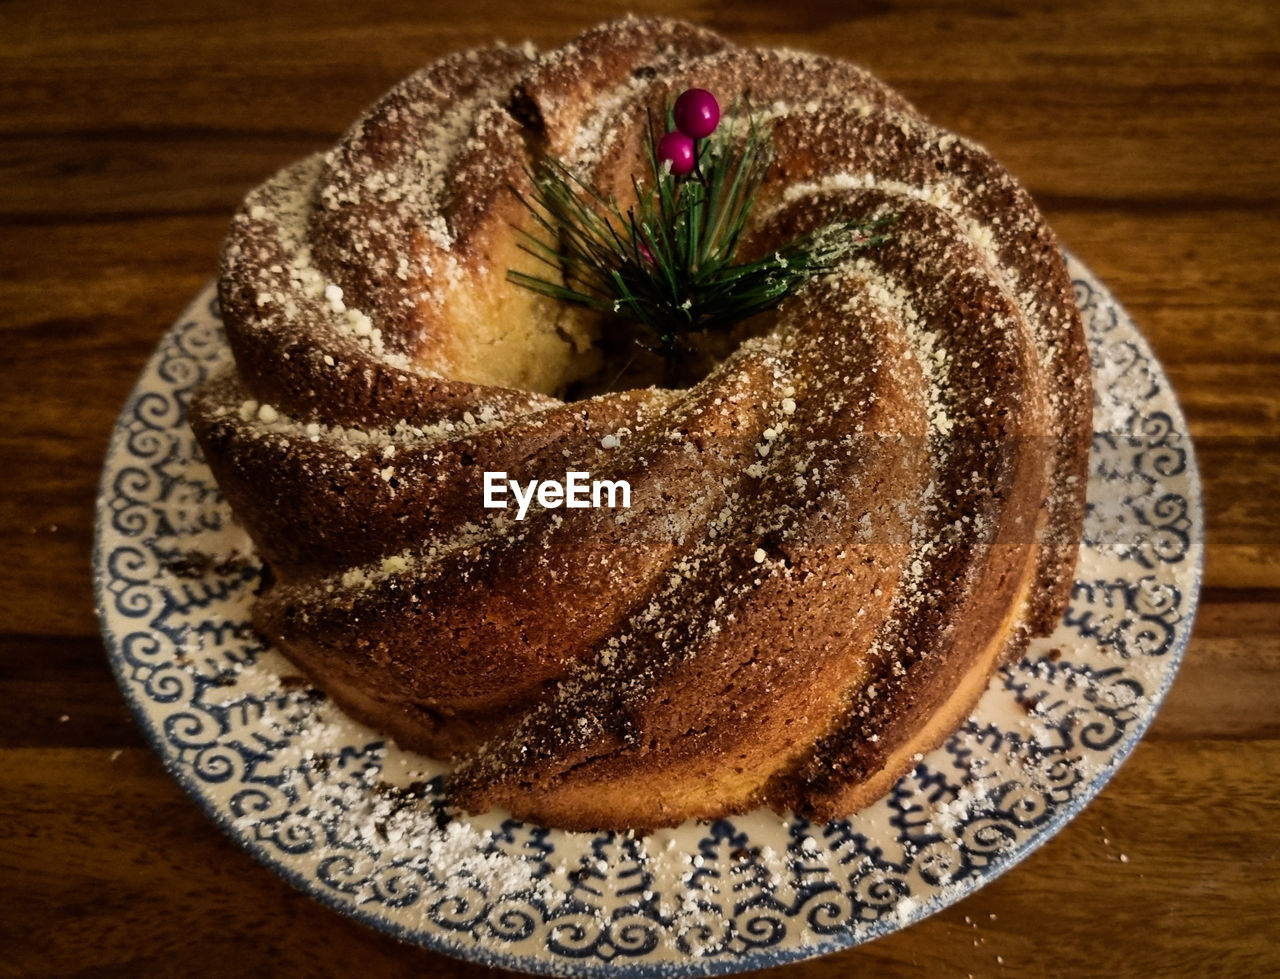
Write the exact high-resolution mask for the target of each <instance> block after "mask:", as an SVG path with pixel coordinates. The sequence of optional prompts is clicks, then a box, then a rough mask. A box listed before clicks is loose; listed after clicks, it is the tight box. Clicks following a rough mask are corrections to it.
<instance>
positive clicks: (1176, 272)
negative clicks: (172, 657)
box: [0, 0, 1280, 977]
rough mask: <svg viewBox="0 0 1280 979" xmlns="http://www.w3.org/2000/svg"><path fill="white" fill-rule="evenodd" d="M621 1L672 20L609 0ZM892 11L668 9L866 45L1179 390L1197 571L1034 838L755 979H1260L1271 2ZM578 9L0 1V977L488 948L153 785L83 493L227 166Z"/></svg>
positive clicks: (1270, 333) (250, 166)
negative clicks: (128, 698)
mask: <svg viewBox="0 0 1280 979" xmlns="http://www.w3.org/2000/svg"><path fill="white" fill-rule="evenodd" d="M584 6H585V5H584ZM606 6H610V7H611V6H613V5H612V4H607V5H606ZM647 6H654V7H655V10H658V11H660V12H667V13H679V12H680V10H679V8H678V7H676V6H674V5H663V4H657V5H650V4H644V3H637V4H634V5H632V7H633V9H638V8H641V7H647ZM855 6H856V7H860V8H862V9H860V10H859V11H857V12H856V13H847V12H845V11H846V8H852V7H855ZM896 6H897V5H890V4H858V5H854V4H849V5H846V4H841V3H838V2H834V0H828V2H824V3H819V4H816V5H811V6H807V7H806V6H804V5H800V4H780V3H777V2H746V0H734V2H727V0H711V2H708V3H704V4H701V5H699V6H698V7H697V8H696V9H697V11H698V14H697V17H698V19H700V20H701V21H703V22H704V23H706V24H707V25H708V26H711V27H713V28H717V29H720V30H723V31H725V32H727V33H728V34H730V35H731V36H732V37H733V38H735V39H737V40H740V41H744V42H771V43H772V42H779V43H784V44H787V45H792V46H798V47H805V48H810V49H814V50H818V51H822V52H827V53H831V54H836V55H842V56H847V57H851V58H854V59H856V60H859V61H862V62H864V63H866V64H868V65H869V66H871V67H872V68H873V69H874V70H876V71H877V72H878V73H880V74H882V75H883V76H884V77H885V78H887V79H888V80H889V81H890V82H891V83H893V84H894V85H896V86H898V87H899V88H901V89H902V90H903V91H904V92H905V93H906V94H907V96H908V97H909V98H911V99H912V100H913V101H914V102H915V103H916V104H917V105H919V106H920V107H921V108H922V109H923V110H924V111H925V112H926V113H927V114H929V115H930V116H931V117H932V118H934V119H935V120H936V121H938V122H940V123H942V124H944V125H947V126H949V127H951V128H954V129H956V130H959V131H961V132H964V133H966V134H969V135H972V136H974V137H976V138H978V139H980V140H982V141H983V142H985V143H986V144H987V145H988V146H989V147H990V148H991V149H992V150H993V151H994V152H995V153H996V155H997V156H998V157H1000V158H1001V159H1002V160H1003V161H1004V162H1005V163H1006V164H1007V165H1008V166H1009V167H1010V169H1011V170H1012V171H1013V172H1014V173H1016V174H1018V175H1020V176H1021V177H1022V178H1023V179H1024V180H1025V182H1026V183H1027V185H1028V186H1029V187H1030V189H1031V190H1032V192H1033V193H1034V194H1035V196H1036V198H1037V199H1038V200H1039V201H1040V203H1041V204H1042V206H1043V207H1044V209H1045V211H1046V212H1047V214H1048V216H1049V219H1050V221H1051V223H1052V224H1053V225H1054V226H1055V227H1056V228H1057V230H1058V231H1059V233H1060V235H1061V237H1062V240H1063V241H1064V242H1065V243H1066V244H1067V245H1068V246H1069V247H1070V248H1072V249H1073V250H1074V251H1075V252H1076V254H1078V255H1079V256H1080V257H1081V258H1082V259H1083V260H1084V261H1085V262H1086V263H1088V264H1089V265H1090V266H1092V268H1093V269H1094V270H1095V271H1096V272H1097V273H1099V274H1100V275H1101V277H1102V278H1103V279H1104V280H1105V281H1107V282H1108V283H1109V284H1110V286H1111V287H1112V289H1113V290H1114V291H1115V293H1116V295H1117V296H1118V297H1119V298H1120V300H1121V301H1122V302H1123V303H1125V304H1126V305H1127V306H1128V308H1129V309H1130V310H1131V311H1132V313H1133V315H1134V318H1135V319H1136V320H1137V322H1138V323H1139V325H1140V326H1141V327H1142V328H1143V330H1144V331H1145V332H1146V334H1147V336H1148V337H1149V338H1150V339H1151V341H1152V343H1153V344H1154V346H1155V348H1156V351H1157V352H1158V354H1159V356H1160V357H1161V359H1162V360H1163V361H1164V363H1165V365H1166V367H1167V368H1168V371H1169V373H1170V375H1171V377H1172V379H1173V382H1174V384H1175V387H1176V388H1177V391H1178V393H1179V395H1180V396H1181V398H1182V403H1183V405H1184V407H1185V408H1186V411H1187V414H1188V416H1189V417H1190V420H1191V426H1192V430H1193V432H1194V434H1195V435H1196V437H1197V439H1198V442H1197V446H1198V450H1199V453H1200V460H1201V464H1202V467H1203V470H1204V476H1205V492H1206V497H1207V501H1208V508H1209V509H1208V525H1209V542H1208V543H1209V550H1208V563H1207V568H1206V578H1205V590H1204V594H1203V599H1202V604H1201V611H1200V617H1199V622H1198V624H1197V628H1196V632H1195V636H1194V639H1193V640H1192V644H1191V648H1190V651H1189V653H1188V655H1187V659H1186V664H1185V666H1184V667H1183V669H1182V675H1181V676H1180V678H1179V680H1178V682H1177V683H1176V685H1175V686H1174V688H1173V692H1172V694H1171V695H1170V697H1169V700H1168V702H1167V703H1166V705H1165V707H1164V709H1163V710H1162V711H1161V713H1160V716H1159V718H1158V719H1157V721H1156V722H1155V725H1154V726H1153V727H1152V729H1151V731H1150V733H1149V734H1148V735H1147V737H1146V739H1145V740H1144V741H1143V742H1142V744H1141V745H1140V746H1139V747H1138V749H1137V751H1136V752H1135V753H1134V755H1133V757H1132V758H1131V760H1130V761H1129V762H1128V763H1127V764H1126V765H1125V767H1124V769H1123V770H1122V771H1121V772H1120V773H1119V775H1118V776H1117V777H1116V778H1115V780H1114V782H1113V783H1112V784H1111V785H1110V786H1108V787H1107V789H1106V790H1105V791H1104V792H1103V793H1102V795H1101V796H1100V797H1099V798H1098V799H1097V800H1096V801H1095V802H1094V803H1093V804H1092V805H1090V806H1089V807H1088V809H1087V810H1086V811H1085V812H1084V813H1083V814H1082V815H1081V816H1079V817H1078V818H1077V819H1076V820H1075V821H1074V822H1073V823H1072V824H1071V825H1070V826H1069V827H1067V829H1066V830H1064V831H1063V832H1062V833H1060V834H1059V835H1058V836H1057V837H1055V838H1054V839H1053V840H1052V841H1051V842H1050V843H1049V844H1048V845H1047V846H1045V847H1044V848H1043V849H1042V850H1040V851H1039V852H1037V853H1036V854H1034V855H1033V856H1032V857H1030V858H1029V859H1028V860H1027V861H1025V862H1024V863H1023V864H1021V865H1020V866H1018V867H1017V868H1016V869H1015V870H1013V871H1012V872H1010V873H1008V874H1007V875H1005V876H1004V877H1002V878H1000V879H999V880H998V881H996V882H995V883H993V884H991V885H990V886H988V887H985V888H983V889H982V890H981V891H980V892H979V893H977V894H976V895H974V896H972V897H971V898H969V899H968V900H966V901H964V902H963V903H961V904H959V905H956V906H955V907H952V908H950V909H948V910H946V911H944V912H942V913H940V914H937V915H935V916H933V917H932V918H929V919H928V920H927V921H925V922H923V923H921V924H919V925H917V926H915V927H913V928H910V929H908V930H906V931H904V932H900V933H898V934H895V935H893V936H891V937H889V938H886V939H883V940H881V941H877V942H873V943H871V944H870V945H867V946H865V947H862V948H858V949H853V950H850V951H848V952H845V953H843V954H841V955H837V956H833V957H830V958H827V959H822V960H816V961H810V962H807V963H802V964H799V965H796V966H792V967H789V968H787V969H782V970H778V971H777V972H776V973H774V975H777V976H779V977H783V976H790V977H801V976H804V977H835V976H842V975H846V974H851V973H853V972H855V971H856V972H859V973H863V972H865V973H869V974H884V975H915V974H919V973H920V972H922V971H927V972H930V973H936V974H938V975H960V976H963V975H966V974H969V973H972V974H974V975H1002V974H1009V975H1015V974H1053V975H1081V976H1085V975H1109V974H1114V975H1134V976H1139V975H1141V976H1146V975H1188V976H1191V975H1194V976H1199V975H1206V974H1220V975H1247V974H1262V973H1271V974H1275V973H1277V972H1280V951H1277V945H1276V942H1277V940H1280V927H1278V926H1277V921H1278V920H1280V917H1278V916H1277V911H1276V904H1277V899H1280V810H1278V808H1277V803H1278V802H1280V788H1278V787H1277V786H1278V784H1280V752H1278V751H1277V740H1276V739H1277V738H1278V737H1280V720H1278V715H1277V703H1278V702H1280V525H1278V524H1277V521H1276V506H1275V500H1276V497H1277V495H1278V493H1280V490H1278V489H1277V486H1278V485H1280V439H1278V438H1277V432H1278V431H1280V397H1278V395H1277V391H1280V276H1278V275H1277V271H1280V269H1278V268H1277V265H1278V262H1277V256H1278V254H1280V249H1278V248H1277V243H1276V230H1277V216H1278V215H1280V176H1278V172H1280V109H1278V107H1280V15H1278V14H1277V8H1276V7H1275V6H1274V5H1272V4H1269V3H1266V2H1262V0H1259V2H1256V3H1245V2H1238V0H1221V2H1216V3H1212V4H1209V3H1196V2H1194V0H1140V2H1134V3H1125V4H1118V3H1117V4H1113V5H1108V4H1098V5H1090V4H1087V3H1075V4H1069V5H1068V4H1061V5H1059V4H1037V5H1022V4H1017V3H1007V4H995V3H984V4H981V5H978V6H976V7H975V8H974V9H973V10H971V11H970V12H961V11H959V10H956V11H951V10H949V9H948V8H946V7H944V6H940V5H931V6H929V7H928V8H926V9H922V10H919V11H914V12H913V11H899V10H897V9H896ZM1032 6H1035V7H1037V8H1040V9H1036V10H1032V9H1031V7H1032ZM237 7H238V8H240V9H235V8H237ZM1024 7H1025V9H1024ZM108 8H113V9H108ZM535 9H537V10H538V11H539V16H538V18H537V19H536V20H534V19H532V18H531V11H533V10H535ZM622 9H623V7H618V10H619V11H620V10H622ZM607 12H608V11H606V10H604V9H603V8H599V9H596V10H594V11H593V12H592V13H591V14H590V15H587V14H584V13H583V8H582V7H579V6H578V5H575V4H570V3H561V2H553V3H548V4H541V5H532V4H528V3H523V2H516V0H473V2H471V3H468V4H466V5H461V6H460V8H459V9H457V10H448V11H446V10H445V9H443V8H439V9H435V8H433V6H432V5H430V4H424V3H422V2H421V0H415V2H403V3H397V2H390V0H387V2H380V3H376V4H370V5H361V4H353V3H349V2H341V3H338V2H333V3H310V4H308V3H292V4H288V5H283V4H282V5H279V6H272V5H270V4H263V3H261V2H254V3H249V2H237V3H227V2H210V3H194V2H193V3H181V4H154V3H144V2H119V3H112V4H100V3H93V2H90V0H18V2H11V3H8V4H6V5H5V6H4V8H3V12H0V126H2V127H3V143H2V144H0V159H2V163H0V188H2V193H0V227H2V228H3V233H2V234H0V320H2V322H3V327H4V341H5V350H4V353H3V356H2V357H0V364H2V366H0V376H3V382H2V383H0V412H2V413H3V414H2V417H3V426H2V427H0V444H2V445H3V458H2V460H0V472H2V473H3V475H2V476H0V485H2V486H3V496H2V497H0V534H2V535H3V546H4V555H5V560H4V562H3V564H0V610H2V616H0V692H2V694H3V698H2V702H3V705H4V707H3V711H0V786H2V787H0V836H2V838H3V843H4V845H3V852H0V869H2V876H0V949H3V953H4V954H3V955H0V971H2V972H4V973H5V974H13V975H19V974H28V975H48V974H70V973H80V972H82V971H89V972H92V973H95V974H116V973H119V974H128V975H139V974H147V975H171V974H173V975H176V974H181V975H223V974H226V975H230V974H236V975H255V974H266V973H267V972H268V971H272V972H274V971H280V972H282V973H285V972H292V973H295V974H304V975H317V974H333V975H348V974H352V975H392V974H402V973H409V972H415V973H419V974H427V975H448V976H464V975H465V976H474V975H480V974H483V973H485V972H487V971H489V970H485V969H481V968H477V967H473V966H470V965H467V964H463V963H458V962H454V961H452V960H449V959H445V958H442V957H439V956H436V955H432V954H428V953H425V952H422V951H419V950H417V949H413V948H408V947H404V946H401V945H398V944H396V943H395V942H394V941H392V940H390V939H388V938H385V937H383V936H382V935H380V934H377V933H375V932H373V931H369V930H367V929H365V928H364V927H362V926H360V925H357V924H355V923H353V922H351V921H348V920H346V919H344V918H341V917H339V916H338V915H336V914H334V913H332V912H330V911H328V910H326V909H325V908H323V907H321V906H320V905H319V904H317V903H316V902H314V901H313V900H311V899H309V898H307V897H304V896H302V895H301V894H299V893H296V892H294V891H293V890H292V889H291V888H290V887H289V886H288V885H287V884H285V883H284V882H283V881H282V880H280V879H278V878H276V877H275V876H273V875H272V874H271V873H269V872H267V871H265V870H263V869H261V868H260V867H258V866H257V865H256V864H255V863H254V862H253V861H252V860H251V859H250V858H249V857H248V856H247V855H246V854H245V853H243V852H242V851H241V850H239V849H238V848H237V847H236V846H235V845H233V844H232V843H231V842H230V841H229V840H228V839H227V838H225V837H224V836H223V835H222V834H221V833H220V832H219V831H218V830H217V829H215V828H214V826H213V825H212V824H210V823H209V822H208V821H207V820H206V819H205V817H204V816H202V815H201V814H200V812H199V810H198V809H197V808H196V806H195V805H193V804H192V803H191V802H189V801H188V800H187V798H186V797H185V796H184V795H183V794H182V793H181V791H180V790H179V789H178V787H177V785H176V784H175V783H174V782H172V781H171V780H170V779H169V777H168V776H167V775H166V774H165V772H164V770H163V769H162V767H161V764H160V762H159V760H158V759H157V757H156V756H155V754H154V753H153V752H152V751H151V749H150V748H148V747H147V746H146V745H145V744H144V743H143V741H142V738H141V736H140V734H139V732H138V730H137V729H136V728H135V727H134V724H133V722H132V721H131V719H130V717H129V715H128V713H127V711H126V709H125V706H124V703H123V701H122V699H121V696H120V694H119V693H118V691H117V689H116V686H115V683H114V681H113V679H112V676H111V673H110V672H109V670H108V667H107V662H106V658H105V656H104V653H103V649H102V643H101V640H100V639H99V636H98V628H97V622H96V620H95V617H94V610H93V598H92V595H91V589H90V579H89V546H90V537H91V532H92V525H93V503H94V495H95V485H96V481H97V476H98V471H99V467H100V464H101V461H102V457H103V453H104V450H105V447H106V442H107V437H108V434H109V432H110V430H111V427H112V422H113V419H114V417H115V414H116V412H117V410H118V409H119V407H120V405H121V404H122V402H123V401H124V398H125V395H126V393H127V392H128V390H129V388H130V386H131V385H132V383H133V380H134V377H135V375H136V374H137V373H138V371H139V370H140V368H141V367H142V365H143V363H144V361H145V359H146V357H147V355H148V353H149V352H150V350H151V348H152V347H153V345H154V344H155V343H156V341H157V339H158V338H159V337H160V335H161V333H162V332H163V331H164V330H165V328H166V327H167V326H168V325H169V323H170V322H171V321H172V320H173V318H174V317H175V316H176V314H177V313H178V312H179V310H180V309H181V308H182V306H183V305H184V303H185V302H186V301H187V299H188V298H189V297H190V296H191V295H192V294H193V293H194V292H195V291H196V290H197V289H198V288H199V287H200V285H201V284H202V283H203V282H205V281H206V280H207V279H208V277H209V276H210V274H211V273H212V271H213V269H214V263H215V259H216V255H217V250H218V245H219V241H220V239H221V237H222V234H223V231H224V229H225V226H226V223H227V219H228V217H229V215H230V214H231V212H232V209H233V208H234V207H235V205H236V204H237V202H238V201H239V200H240V198H241V196H242V195H243V194H244V192H245V191H246V190H248V189H249V187H250V186H252V185H253V184H255V183H257V182H258V181H260V180H261V179H263V178H264V177H266V176H267V175H268V174H270V173H271V172H272V171H273V170H275V169H276V168H277V167H278V166H280V165H281V164H283V163H285V162H287V161H289V160H292V159H294V158H296V157H298V156H301V155H303V154H305V153H308V152H311V151H313V150H315V149H317V148H320V147H323V146H326V145H327V144H329V143H330V142H331V141H332V140H333V139H334V137H335V136H336V135H337V134H338V133H339V132H340V131H341V130H342V129H343V128H344V127H345V126H346V125H347V123H348V122H349V121H350V120H351V119H352V118H353V117H354V115H355V114H356V113H357V112H358V111H359V110H360V108H361V107H362V106H364V105H365V104H366V103H367V102H369V101H370V100H371V99H373V98H374V97H375V96H377V95H378V94H379V93H380V92H382V91H383V90H384V89H385V88H386V87H387V86H389V85H390V84H391V83H392V82H394V81H395V80H397V79H399V78H400V77H401V76H403V75H405V74H406V73H408V72H409V71H410V70H412V69H413V68H415V67H416V66H418V65H419V64H421V63H424V62H426V61H429V60H431V59H433V58H435V57H436V56H438V55H441V54H444V53H446V52H448V51H451V50H454V49H457V48H460V47H463V46H470V45H479V44H483V43H486V42H489V41H491V40H493V39H494V38H495V37H505V38H506V39H508V40H519V39H523V38H524V37H529V38H531V39H532V40H534V41H535V42H536V43H539V44H547V45H549V44H554V43H558V42H560V41H563V40H565V39H567V38H568V37H569V36H570V35H571V34H572V33H574V32H576V31H577V30H578V29H579V28H581V27H583V26H586V25H587V23H589V22H591V21H594V20H596V19H599V18H600V17H602V16H604V14H605V13H607ZM1122 854H1123V855H1125V856H1126V857H1127V861H1124V860H1122V859H1121V855H1122Z"/></svg>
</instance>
